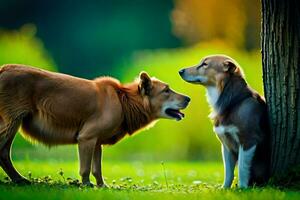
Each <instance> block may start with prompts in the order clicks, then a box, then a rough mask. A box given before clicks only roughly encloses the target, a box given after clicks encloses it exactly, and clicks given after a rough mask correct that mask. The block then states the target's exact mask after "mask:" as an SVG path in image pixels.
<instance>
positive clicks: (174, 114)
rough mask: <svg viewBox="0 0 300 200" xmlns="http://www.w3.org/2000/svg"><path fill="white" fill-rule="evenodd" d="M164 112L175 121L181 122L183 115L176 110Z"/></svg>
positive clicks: (170, 109) (169, 109)
mask: <svg viewBox="0 0 300 200" xmlns="http://www.w3.org/2000/svg"><path fill="white" fill-rule="evenodd" d="M165 112H166V114H167V115H169V116H170V117H173V118H175V119H176V120H177V121H179V120H182V119H183V118H184V114H183V113H182V112H180V111H179V110H176V109H172V108H168V109H166V111H165Z"/></svg>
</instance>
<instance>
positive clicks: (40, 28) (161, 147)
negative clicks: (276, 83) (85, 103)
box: [0, 0, 263, 160]
mask: <svg viewBox="0 0 300 200" xmlns="http://www.w3.org/2000/svg"><path fill="white" fill-rule="evenodd" d="M0 12H1V17H0V65H2V64H6V63H22V64H28V65H32V66H36V67H40V68H43V69H48V70H51V71H59V72H63V73H67V74H71V75H74V76H79V77H83V78H89V79H92V78H95V77H98V76H102V75H110V76H114V77H116V78H118V79H120V80H121V81H122V82H130V81H132V80H134V79H135V77H137V75H138V74H139V72H140V71H142V70H145V71H147V72H148V73H149V74H150V75H151V76H155V77H157V78H159V79H161V80H163V81H165V82H168V83H169V84H170V85H171V87H172V88H173V89H175V90H177V91H179V92H182V93H185V94H187V95H189V96H190V97H191V98H192V101H191V104H190V105H189V107H188V108H187V109H186V111H185V114H186V117H185V119H184V120H182V121H180V122H176V121H171V120H160V121H159V122H158V123H157V124H156V125H155V126H154V127H153V128H151V129H148V130H144V131H142V132H140V133H138V134H136V135H135V136H132V137H130V138H126V139H124V140H122V141H121V142H119V143H118V144H116V145H114V146H107V147H105V148H104V149H105V150H104V158H105V159H111V160H137V159H139V160H221V154H220V145H219V142H218V140H217V138H216V137H215V135H214V133H213V131H212V124H211V122H210V120H209V119H208V117H207V116H208V114H209V112H210V111H209V107H208V104H207V102H206V97H205V90H204V88H203V87H201V86H196V85H191V84H188V83H185V82H184V81H183V80H181V78H180V77H179V76H178V70H179V69H181V68H183V67H186V66H190V65H194V64H196V63H198V62H199V61H200V59H201V57H203V56H206V55H208V54H216V53H221V54H227V55H229V56H231V57H233V58H234V59H236V60H237V61H238V63H239V64H240V65H241V66H242V67H243V69H244V72H245V74H246V78H247V81H248V83H249V84H250V85H251V86H252V87H253V88H254V89H256V90H257V91H258V92H259V93H260V94H262V92H263V90H262V71H261V55H260V51H259V47H260V46H259V39H260V2H259V0H254V1H244V0H227V1H218V0H210V1H205V0H163V1H161V0H152V1H148V0H110V1H105V0H86V1H78V0H74V1H71V0H65V1H58V0H52V1H38V0H1V1H0ZM13 157H14V159H15V160H18V159H19V160H23V159H28V160H29V159H55V160H74V159H77V151H76V147H75V146H61V147H53V148H51V149H48V148H46V147H43V146H42V145H39V144H30V143H29V142H27V141H25V140H24V139H23V138H22V137H21V136H20V134H18V136H17V138H16V139H15V141H14V147H13Z"/></svg>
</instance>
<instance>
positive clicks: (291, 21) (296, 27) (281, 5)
mask: <svg viewBox="0 0 300 200" xmlns="http://www.w3.org/2000/svg"><path fill="white" fill-rule="evenodd" d="M299 13H300V6H299V0H262V32H261V33H262V35H261V37H262V43H261V45H262V62H263V80H264V90H265V97H266V102H267V105H268V109H269V110H268V112H269V120H270V125H271V175H272V176H273V177H274V176H276V177H280V176H282V175H283V174H285V173H286V172H287V171H289V170H290V169H291V168H293V167H295V166H298V165H300V82H299V81H300V55H299V53H300V51H299V47H300V44H299V43H300V37H299V35H300V15H299Z"/></svg>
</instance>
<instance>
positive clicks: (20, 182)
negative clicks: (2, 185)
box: [12, 178, 31, 185]
mask: <svg viewBox="0 0 300 200" xmlns="http://www.w3.org/2000/svg"><path fill="white" fill-rule="evenodd" d="M12 182H14V183H15V184H17V185H30V184H31V182H30V181H29V180H27V179H26V178H20V179H16V180H13V181H12Z"/></svg>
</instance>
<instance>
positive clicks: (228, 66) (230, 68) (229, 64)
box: [223, 59, 237, 73]
mask: <svg viewBox="0 0 300 200" xmlns="http://www.w3.org/2000/svg"><path fill="white" fill-rule="evenodd" d="M223 65H224V68H223V69H224V71H225V72H229V73H234V71H235V70H236V68H237V66H236V64H235V63H234V62H233V61H232V60H229V59H228V60H225V61H224V62H223Z"/></svg>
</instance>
